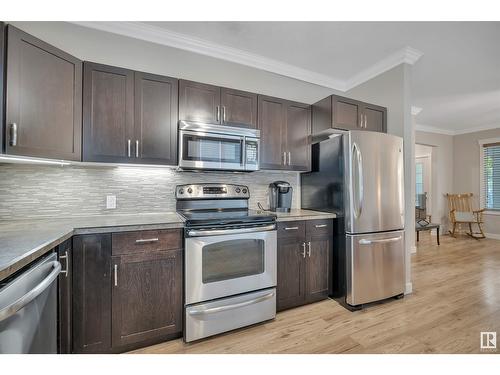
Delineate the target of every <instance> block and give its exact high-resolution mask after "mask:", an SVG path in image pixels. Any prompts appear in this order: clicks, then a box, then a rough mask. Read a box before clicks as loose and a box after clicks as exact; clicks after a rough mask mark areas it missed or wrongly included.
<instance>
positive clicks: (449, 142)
mask: <svg viewBox="0 0 500 375" xmlns="http://www.w3.org/2000/svg"><path fill="white" fill-rule="evenodd" d="M415 142H416V143H418V144H423V145H428V146H433V147H432V156H431V160H432V176H431V183H432V192H433V196H432V209H433V212H432V221H434V222H437V223H440V224H441V225H442V228H441V229H442V233H446V232H447V231H448V223H449V220H448V201H447V199H446V196H445V194H446V193H452V192H453V191H454V190H453V136H451V135H444V134H436V133H428V132H422V131H416V132H415Z"/></svg>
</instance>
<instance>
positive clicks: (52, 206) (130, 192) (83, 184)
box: [0, 164, 300, 220]
mask: <svg viewBox="0 0 500 375" xmlns="http://www.w3.org/2000/svg"><path fill="white" fill-rule="evenodd" d="M276 180H285V181H288V182H289V183H290V184H291V185H292V186H293V189H294V190H293V202H292V207H293V208H299V207H300V190H299V189H300V183H299V173H298V172H280V171H259V172H252V173H238V174H235V173H217V172H179V171H176V170H174V169H170V168H151V167H95V166H91V167H89V166H64V167H60V166H39V165H21V164H0V220H18V219H36V218H46V217H73V216H88V215H109V214H134V213H153V212H166V211H175V196H174V189H175V186H176V185H178V184H187V183H208V182H219V183H235V184H242V185H248V187H249V188H250V196H251V197H250V207H252V208H256V207H257V202H260V203H261V204H262V205H263V206H264V207H266V208H267V207H268V205H269V203H268V185H269V183H270V182H273V181H276ZM106 195H116V200H117V203H116V204H117V207H116V209H111V210H108V209H106Z"/></svg>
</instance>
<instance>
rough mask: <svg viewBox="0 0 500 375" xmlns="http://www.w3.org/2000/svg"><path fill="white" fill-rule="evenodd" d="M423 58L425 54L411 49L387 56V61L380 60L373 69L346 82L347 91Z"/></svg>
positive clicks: (368, 69)
mask: <svg viewBox="0 0 500 375" xmlns="http://www.w3.org/2000/svg"><path fill="white" fill-rule="evenodd" d="M422 56H423V53H422V52H420V51H419V50H416V49H414V48H411V47H404V48H402V49H400V50H399V51H396V52H395V53H393V54H392V55H389V56H387V57H386V58H385V59H383V60H380V61H379V62H377V63H375V64H374V65H372V66H371V67H369V68H367V69H365V70H363V71H361V72H359V73H358V74H356V75H355V76H354V77H351V78H350V79H348V80H347V82H346V91H347V90H350V89H352V88H354V87H356V86H359V85H361V84H362V83H364V82H366V81H369V80H370V79H372V78H374V77H376V76H378V75H380V74H382V73H385V72H387V71H388V70H390V69H392V68H394V67H396V66H398V65H400V64H410V65H413V64H415V63H416V62H417V60H418V59H420V58H421V57H422Z"/></svg>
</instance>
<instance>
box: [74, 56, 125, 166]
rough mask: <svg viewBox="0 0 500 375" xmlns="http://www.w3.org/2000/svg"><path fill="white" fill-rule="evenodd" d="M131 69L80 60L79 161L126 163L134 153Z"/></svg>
mask: <svg viewBox="0 0 500 375" xmlns="http://www.w3.org/2000/svg"><path fill="white" fill-rule="evenodd" d="M133 127H134V72H133V71H131V70H127V69H121V68H116V67H113V66H107V65H100V64H94V63H87V62H86V63H85V64H84V73H83V161H94V162H115V163H127V162H129V161H130V160H131V158H132V157H133V156H134V144H133V143H134V142H133V140H134V128H133Z"/></svg>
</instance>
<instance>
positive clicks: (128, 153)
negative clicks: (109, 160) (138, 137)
mask: <svg viewBox="0 0 500 375" xmlns="http://www.w3.org/2000/svg"><path fill="white" fill-rule="evenodd" d="M130 149H131V141H130V139H129V140H128V141H127V156H128V157H130V154H131V151H130Z"/></svg>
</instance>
